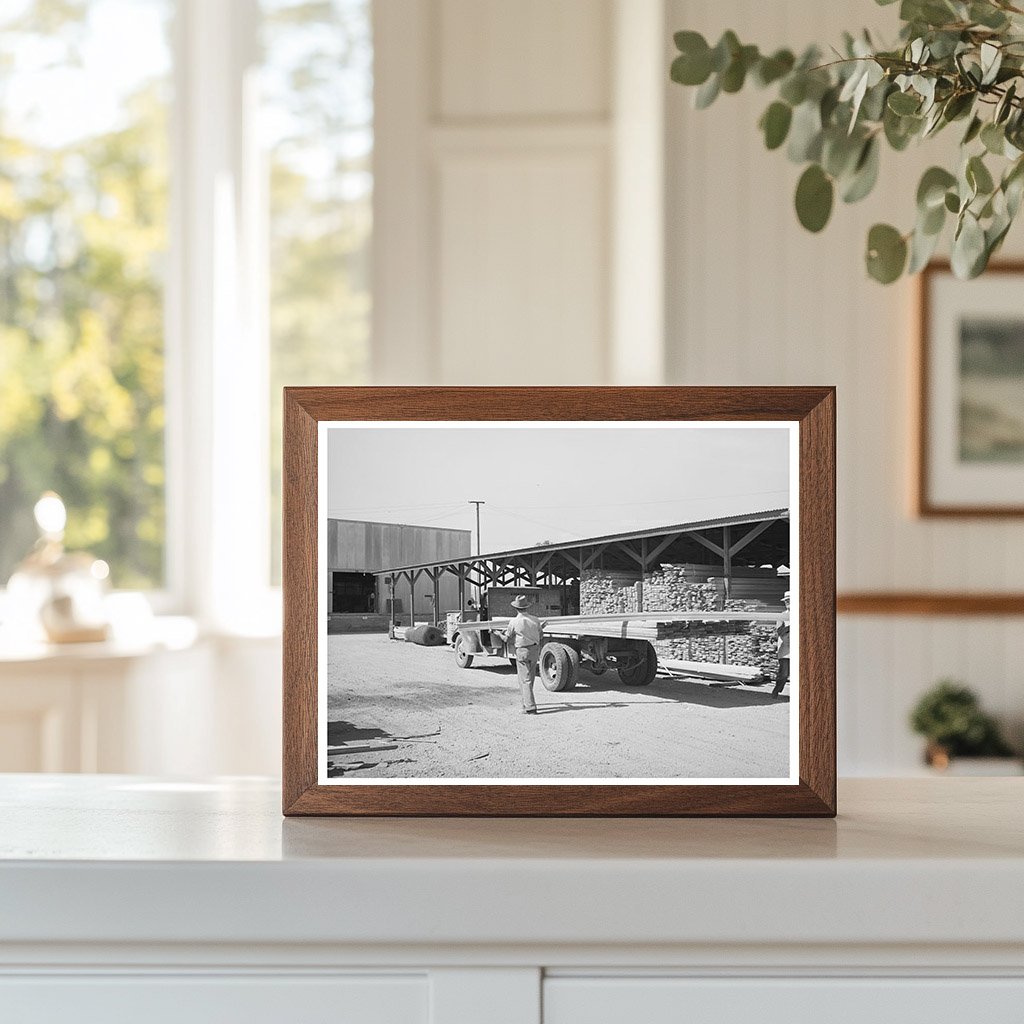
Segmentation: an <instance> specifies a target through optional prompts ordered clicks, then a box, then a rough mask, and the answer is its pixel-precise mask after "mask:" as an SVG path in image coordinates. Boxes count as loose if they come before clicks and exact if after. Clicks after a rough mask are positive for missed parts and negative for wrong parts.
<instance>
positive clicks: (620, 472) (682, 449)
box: [327, 424, 789, 552]
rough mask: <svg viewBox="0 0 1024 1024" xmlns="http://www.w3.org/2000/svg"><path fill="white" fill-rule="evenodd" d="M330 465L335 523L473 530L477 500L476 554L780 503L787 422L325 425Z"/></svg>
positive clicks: (785, 493) (783, 500)
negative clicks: (479, 504)
mask: <svg viewBox="0 0 1024 1024" xmlns="http://www.w3.org/2000/svg"><path fill="white" fill-rule="evenodd" d="M327 467H328V480H327V496H328V500H327V507H328V513H327V514H328V516H329V517H330V518H332V519H367V520H373V521H376V522H384V523H412V524H415V525H419V526H439V527H450V528H454V529H467V530H468V529H473V530H475V513H474V509H473V506H472V505H470V504H468V502H469V501H470V500H471V499H474V498H477V499H480V500H482V501H484V502H486V504H485V505H484V506H483V507H482V508H481V510H480V522H481V534H482V546H483V550H484V551H485V552H487V551H503V550H509V549H512V548H520V547H530V546H532V545H534V544H540V543H544V542H549V541H550V542H559V541H566V540H577V539H581V538H585V537H596V536H600V535H602V534H607V533H616V532H624V531H627V530H641V529H646V528H648V527H657V526H667V525H671V524H675V523H684V522H692V521H694V520H700V519H713V518H715V517H717V516H726V515H740V514H742V513H746V512H760V511H765V510H767V509H778V508H788V507H789V433H788V430H787V429H786V428H785V426H784V425H780V426H754V427H750V426H737V427H733V426H729V427H709V426H692V427H691V426H678V425H666V424H658V425H657V426H656V427H640V426H623V425H619V424H616V425H614V426H611V427H579V426H575V425H573V426H564V427H562V426H550V425H541V426H532V425H530V426H517V427H512V428H510V427H507V426H505V425H500V426H494V427H492V426H486V427H482V426H480V425H479V424H469V425H466V426H459V427H452V426H450V425H445V426H443V427H425V426H424V425H423V424H416V425H414V426H409V427H405V426H403V427H332V428H330V429H329V430H328V441H327ZM473 550H474V551H475V550H476V540H475V534H474V541H473Z"/></svg>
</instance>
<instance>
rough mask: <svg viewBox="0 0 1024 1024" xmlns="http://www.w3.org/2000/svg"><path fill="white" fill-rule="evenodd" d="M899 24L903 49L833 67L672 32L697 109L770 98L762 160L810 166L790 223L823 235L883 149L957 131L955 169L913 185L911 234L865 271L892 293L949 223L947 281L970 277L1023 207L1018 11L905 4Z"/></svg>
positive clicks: (879, 248) (869, 260)
mask: <svg viewBox="0 0 1024 1024" xmlns="http://www.w3.org/2000/svg"><path fill="white" fill-rule="evenodd" d="M877 2H878V3H880V4H882V5H883V6H885V5H888V4H889V3H892V2H893V0H877ZM899 12H900V20H901V22H902V26H901V29H900V34H899V44H898V45H897V47H896V48H894V49H890V50H884V49H879V48H877V47H876V46H874V44H873V43H872V42H871V39H870V37H869V36H868V35H867V33H864V35H863V37H862V38H860V39H854V38H853V37H852V36H850V35H846V36H845V44H844V46H843V47H842V49H838V48H835V47H833V48H832V52H833V53H834V54H835V55H836V59H835V60H829V61H827V62H822V61H821V54H820V51H818V50H817V48H813V47H812V48H811V49H810V50H808V51H806V52H805V53H804V54H803V55H802V56H801V57H799V58H797V57H796V56H795V55H794V54H793V53H792V52H790V51H789V50H779V51H777V52H775V53H772V54H762V53H761V51H760V50H759V49H758V47H756V46H752V45H749V44H748V45H744V44H743V43H741V42H740V40H739V39H738V38H737V36H736V34H735V33H733V32H725V33H724V34H723V35H722V37H721V38H720V39H719V41H718V43H717V44H716V45H714V46H711V45H709V44H708V42H707V41H706V40H705V39H704V37H703V36H701V35H700V34H698V33H696V32H678V33H676V36H675V41H676V46H677V48H678V50H679V56H678V57H676V59H675V60H674V61H673V63H672V72H671V75H672V78H673V80H674V81H676V82H679V83H680V84H682V85H686V86H694V87H696V88H697V92H696V105H697V106H698V107H699V108H701V109H703V108H705V107H708V106H710V105H711V104H712V103H713V102H715V100H716V99H717V97H718V96H719V95H720V94H721V93H733V92H738V91H739V90H740V89H742V88H743V87H744V86H745V85H746V84H747V83H748V82H750V81H753V82H754V83H756V84H757V85H759V86H761V87H771V88H773V89H774V91H775V93H776V97H775V98H774V100H773V101H772V102H770V103H769V105H768V107H767V109H766V110H765V111H764V114H763V115H762V117H761V119H760V121H759V123H758V126H759V128H760V129H761V131H762V133H763V135H764V141H765V145H766V147H767V148H768V149H770V150H774V149H779V148H781V147H783V146H785V150H786V155H787V156H788V157H789V159H790V160H792V161H793V162H794V163H797V164H801V165H804V170H803V173H802V174H801V175H800V180H799V181H798V183H797V188H796V195H795V206H796V214H797V218H798V219H799V221H800V223H801V224H802V225H803V226H804V227H805V228H807V229H808V230H809V231H815V232H816V231H821V230H822V229H823V228H824V227H825V225H826V224H827V223H828V221H829V219H830V217H831V215H832V210H833V206H834V203H835V198H836V195H837V193H838V195H839V197H840V198H841V199H842V200H843V201H844V202H847V203H854V202H858V201H860V200H861V199H863V198H865V197H866V196H867V195H868V194H869V193H870V192H871V191H872V189H873V188H874V186H875V184H876V182H877V179H878V175H879V169H880V163H879V151H880V149H881V147H882V145H883V143H884V144H888V145H889V146H890V147H891V148H892V149H894V150H896V151H897V152H899V151H902V150H904V149H906V148H907V146H908V145H909V144H910V143H911V142H915V141H921V140H923V139H925V138H927V137H929V136H931V135H934V134H936V133H938V132H939V131H942V130H943V129H944V128H945V127H947V126H948V125H950V124H952V123H953V122H956V121H962V122H963V124H964V128H965V131H964V134H963V138H962V141H961V159H960V161H959V164H958V166H957V167H955V168H952V169H946V168H943V167H930V168H929V169H928V170H927V171H926V172H925V173H924V175H923V176H922V178H921V181H920V183H919V185H918V189H917V196H916V202H915V213H916V217H915V224H914V226H913V228H911V229H910V230H909V231H899V230H897V229H896V228H894V227H892V226H890V225H888V224H876V225H875V226H874V227H873V228H871V230H870V231H869V232H868V244H867V251H866V257H865V259H866V266H867V270H868V273H869V274H870V275H871V276H872V277H874V278H875V279H876V280H878V281H880V282H882V283H884V284H888V283H889V282H891V281H895V280H896V279H897V278H899V277H900V276H901V275H902V274H903V273H904V272H905V271H907V272H909V273H916V272H917V271H919V270H921V269H922V268H923V267H924V266H925V265H926V264H927V262H928V261H929V260H930V259H931V257H932V254H933V253H934V252H935V249H936V247H937V245H938V242H939V239H940V237H941V235H942V231H943V229H944V227H946V225H947V221H948V220H952V221H953V222H954V224H955V229H954V234H953V246H952V265H953V269H954V271H955V272H956V273H957V274H958V275H959V276H961V277H975V276H977V275H978V274H980V273H982V271H984V269H985V267H986V265H987V264H988V261H989V259H990V257H991V256H992V254H993V253H994V252H996V251H997V250H998V249H999V247H1000V246H1001V245H1002V243H1003V240H1004V238H1005V237H1006V232H1007V230H1008V229H1009V227H1010V225H1011V224H1012V222H1013V220H1014V218H1015V217H1016V216H1017V213H1018V211H1019V210H1020V207H1021V205H1022V199H1024V68H1022V67H1021V64H1022V61H1024V38H1021V31H1022V27H1021V25H1020V23H1019V22H1017V23H1014V21H1013V20H1012V16H1014V15H1016V16H1024V9H1021V8H1020V7H1018V6H1016V4H1014V3H1011V2H1010V0H990V3H989V5H984V4H981V3H978V2H973V3H968V2H967V0H902V2H901V3H900V8H899ZM982 111H984V115H983V116H982ZM989 164H991V165H992V166H991V167H990V166H989Z"/></svg>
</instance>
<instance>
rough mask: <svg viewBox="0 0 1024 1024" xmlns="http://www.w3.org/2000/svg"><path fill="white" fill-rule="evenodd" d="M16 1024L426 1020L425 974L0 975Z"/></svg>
mask: <svg viewBox="0 0 1024 1024" xmlns="http://www.w3.org/2000/svg"><path fill="white" fill-rule="evenodd" d="M0 1016H2V1018H3V1019H4V1020H9V1021H12V1022H14V1021H17V1024H53V1022H54V1021H61V1020H67V1021H74V1022H75V1024H119V1022H121V1021H126V1022H133V1021H137V1020H141V1021H145V1022H146V1024H294V1022H296V1021H303V1022H304V1021H311V1022H312V1021H324V1022H330V1024H427V1022H428V1019H429V1017H428V1008H427V978H426V975H425V974H422V973H421V974H419V975H412V976H406V977H403V976H386V975H385V976H378V977H374V976H358V975H356V976H335V977H303V976H302V975H301V974H297V975H293V976H288V975H280V976H278V977H272V978H268V977H259V976H254V975H245V974H239V975H235V976H220V977H217V976H212V977H211V976H209V975H194V976H191V977H189V976H187V975H185V976H178V977H166V976H160V975H150V976H136V977H124V976H121V977H111V976H107V977H105V976H103V975H102V974H97V975H96V976H92V977H46V978H13V979H12V978H7V979H0Z"/></svg>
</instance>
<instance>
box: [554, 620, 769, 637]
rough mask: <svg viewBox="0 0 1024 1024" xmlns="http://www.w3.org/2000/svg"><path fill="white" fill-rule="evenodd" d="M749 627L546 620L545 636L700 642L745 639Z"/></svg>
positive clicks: (654, 622) (739, 623)
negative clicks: (581, 635) (690, 639)
mask: <svg viewBox="0 0 1024 1024" xmlns="http://www.w3.org/2000/svg"><path fill="white" fill-rule="evenodd" d="M748 627H749V623H748V622H745V621H737V622H701V621H695V622H662V621H660V620H657V619H650V620H643V619H636V620H633V621H624V622H623V621H619V622H615V621H609V622H600V621H598V622H586V623H582V622H581V621H580V620H570V621H561V622H560V621H559V620H558V619H554V620H547V621H546V622H545V624H544V635H545V636H577V635H579V634H580V633H581V632H583V633H586V635H588V636H608V637H629V638H631V639H634V640H650V641H652V642H654V641H667V640H676V639H679V638H694V637H696V638H700V637H708V636H713V637H719V636H745V635H746V632H747V629H748Z"/></svg>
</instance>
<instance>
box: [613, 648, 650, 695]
mask: <svg viewBox="0 0 1024 1024" xmlns="http://www.w3.org/2000/svg"><path fill="white" fill-rule="evenodd" d="M639 653H640V659H639V660H638V661H635V662H632V663H631V664H630V665H628V666H627V665H621V666H619V670H618V671H619V679H620V680H621V681H622V682H623V683H624V684H625V685H626V686H649V685H650V684H651V683H652V682H654V677H655V676H656V675H657V674H658V653H657V651H655V649H654V646H653V645H652V644H651V643H650V642H649V641H646V640H645V641H644V642H643V647H642V648H641V650H640V652H639Z"/></svg>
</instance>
